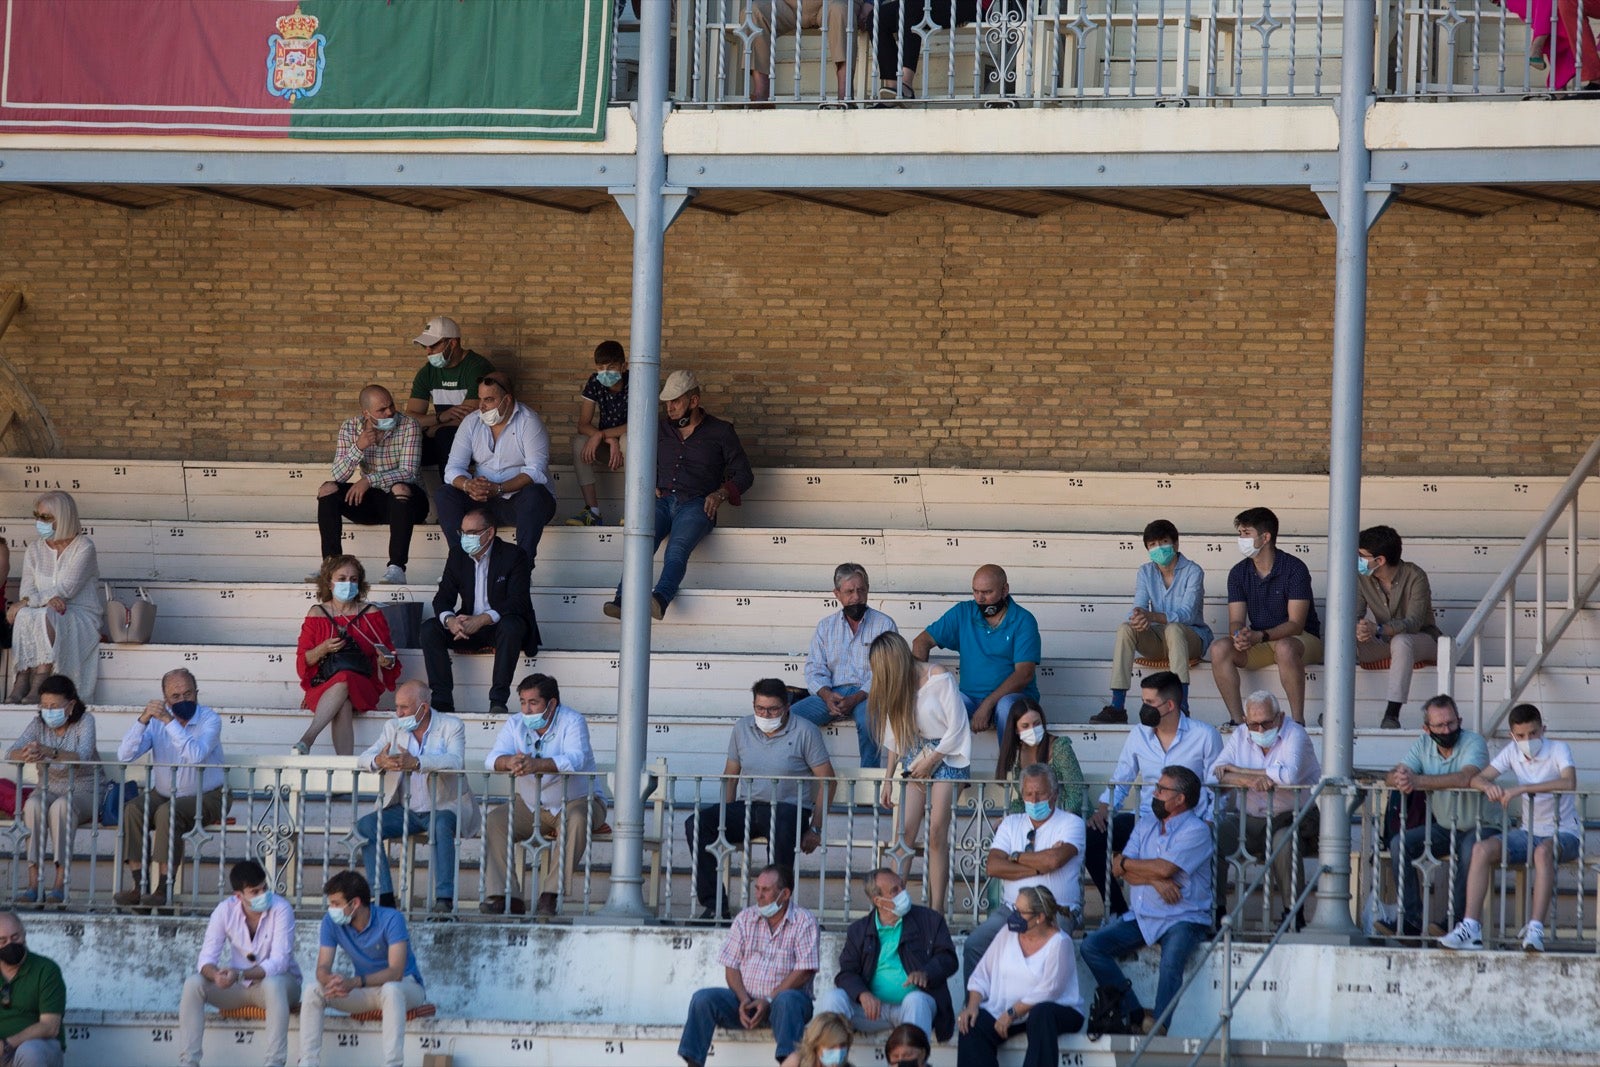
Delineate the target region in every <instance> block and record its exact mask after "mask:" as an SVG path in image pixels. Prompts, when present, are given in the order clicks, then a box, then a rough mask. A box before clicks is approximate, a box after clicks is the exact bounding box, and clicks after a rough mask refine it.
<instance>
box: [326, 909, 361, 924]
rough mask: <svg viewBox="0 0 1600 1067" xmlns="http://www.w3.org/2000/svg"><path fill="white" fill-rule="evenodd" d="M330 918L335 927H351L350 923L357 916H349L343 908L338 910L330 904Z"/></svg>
mask: <svg viewBox="0 0 1600 1067" xmlns="http://www.w3.org/2000/svg"><path fill="white" fill-rule="evenodd" d="M328 918H329V919H330V920H331V921H332V922H333V925H335V926H349V925H350V921H351V920H352V919H354V918H355V916H354V915H351V914H349V913H348V912H346V911H345V910H344V909H343V908H336V907H334V906H333V905H332V904H329V905H328Z"/></svg>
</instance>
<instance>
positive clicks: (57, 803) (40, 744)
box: [6, 674, 99, 904]
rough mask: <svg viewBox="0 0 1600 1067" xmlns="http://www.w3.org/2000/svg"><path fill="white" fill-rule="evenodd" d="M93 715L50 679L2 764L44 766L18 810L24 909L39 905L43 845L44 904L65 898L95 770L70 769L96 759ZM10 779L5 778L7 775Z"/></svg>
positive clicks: (60, 680) (63, 684) (89, 815)
mask: <svg viewBox="0 0 1600 1067" xmlns="http://www.w3.org/2000/svg"><path fill="white" fill-rule="evenodd" d="M95 746H96V739H95V726H94V716H93V715H91V714H89V710H88V709H87V708H85V707H84V706H83V701H82V700H80V699H78V687H77V686H75V685H73V684H72V679H71V678H68V677H66V676H65V675H61V674H52V675H51V676H50V677H48V678H46V679H45V680H44V681H43V682H41V683H40V686H39V714H37V715H35V716H34V717H33V718H32V719H29V720H28V725H27V726H24V727H23V728H22V734H21V736H19V737H18V738H17V739H16V741H14V742H13V743H12V745H11V748H10V749H9V750H8V751H7V752H6V759H8V760H16V761H17V762H19V763H37V764H40V765H42V766H43V768H44V774H43V780H42V781H41V782H40V784H39V788H38V789H35V790H34V792H33V795H32V796H30V797H28V802H27V803H26V804H24V805H23V806H22V823H23V825H24V826H26V827H27V828H28V888H27V889H26V890H25V891H24V892H23V893H22V894H21V895H20V896H18V898H17V899H18V900H19V901H21V902H22V903H25V904H37V903H39V902H40V895H39V894H40V885H39V868H40V866H41V865H42V864H43V863H44V848H45V844H46V842H53V844H54V851H53V852H52V856H53V858H54V859H55V878H54V880H53V881H52V882H51V888H50V889H49V890H47V891H45V893H44V897H43V901H44V903H46V904H64V903H66V899H67V889H66V863H67V860H68V859H69V858H70V857H71V856H72V833H73V831H74V830H76V829H77V828H78V827H80V826H87V825H88V824H89V820H91V819H93V818H94V808H95V794H96V786H97V784H98V783H97V782H96V780H95V768H94V767H89V766H73V764H74V763H91V762H93V761H94V760H96V759H98V758H99V753H98V752H97V750H96V747H95ZM8 777H9V775H8Z"/></svg>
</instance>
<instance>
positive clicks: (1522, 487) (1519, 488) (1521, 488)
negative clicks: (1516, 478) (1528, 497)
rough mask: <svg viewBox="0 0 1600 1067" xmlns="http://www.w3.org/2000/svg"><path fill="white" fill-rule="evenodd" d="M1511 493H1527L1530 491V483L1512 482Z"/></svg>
mask: <svg viewBox="0 0 1600 1067" xmlns="http://www.w3.org/2000/svg"><path fill="white" fill-rule="evenodd" d="M1511 491H1512V492H1513V493H1526V492H1527V491H1528V483H1527V482H1512V483H1511Z"/></svg>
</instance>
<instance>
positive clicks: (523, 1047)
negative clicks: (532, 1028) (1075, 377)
mask: <svg viewBox="0 0 1600 1067" xmlns="http://www.w3.org/2000/svg"><path fill="white" fill-rule="evenodd" d="M533 1047H534V1046H533V1038H531V1037H514V1038H512V1039H511V1051H512V1052H532V1051H533Z"/></svg>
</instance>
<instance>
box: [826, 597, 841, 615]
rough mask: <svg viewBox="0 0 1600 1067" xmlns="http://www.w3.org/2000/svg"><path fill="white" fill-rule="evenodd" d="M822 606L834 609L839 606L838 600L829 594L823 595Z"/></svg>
mask: <svg viewBox="0 0 1600 1067" xmlns="http://www.w3.org/2000/svg"><path fill="white" fill-rule="evenodd" d="M822 606H823V607H825V608H827V609H829V610H830V611H831V610H832V609H834V608H836V607H838V606H839V601H838V600H836V599H834V598H833V597H831V596H828V597H823V598H822Z"/></svg>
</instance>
